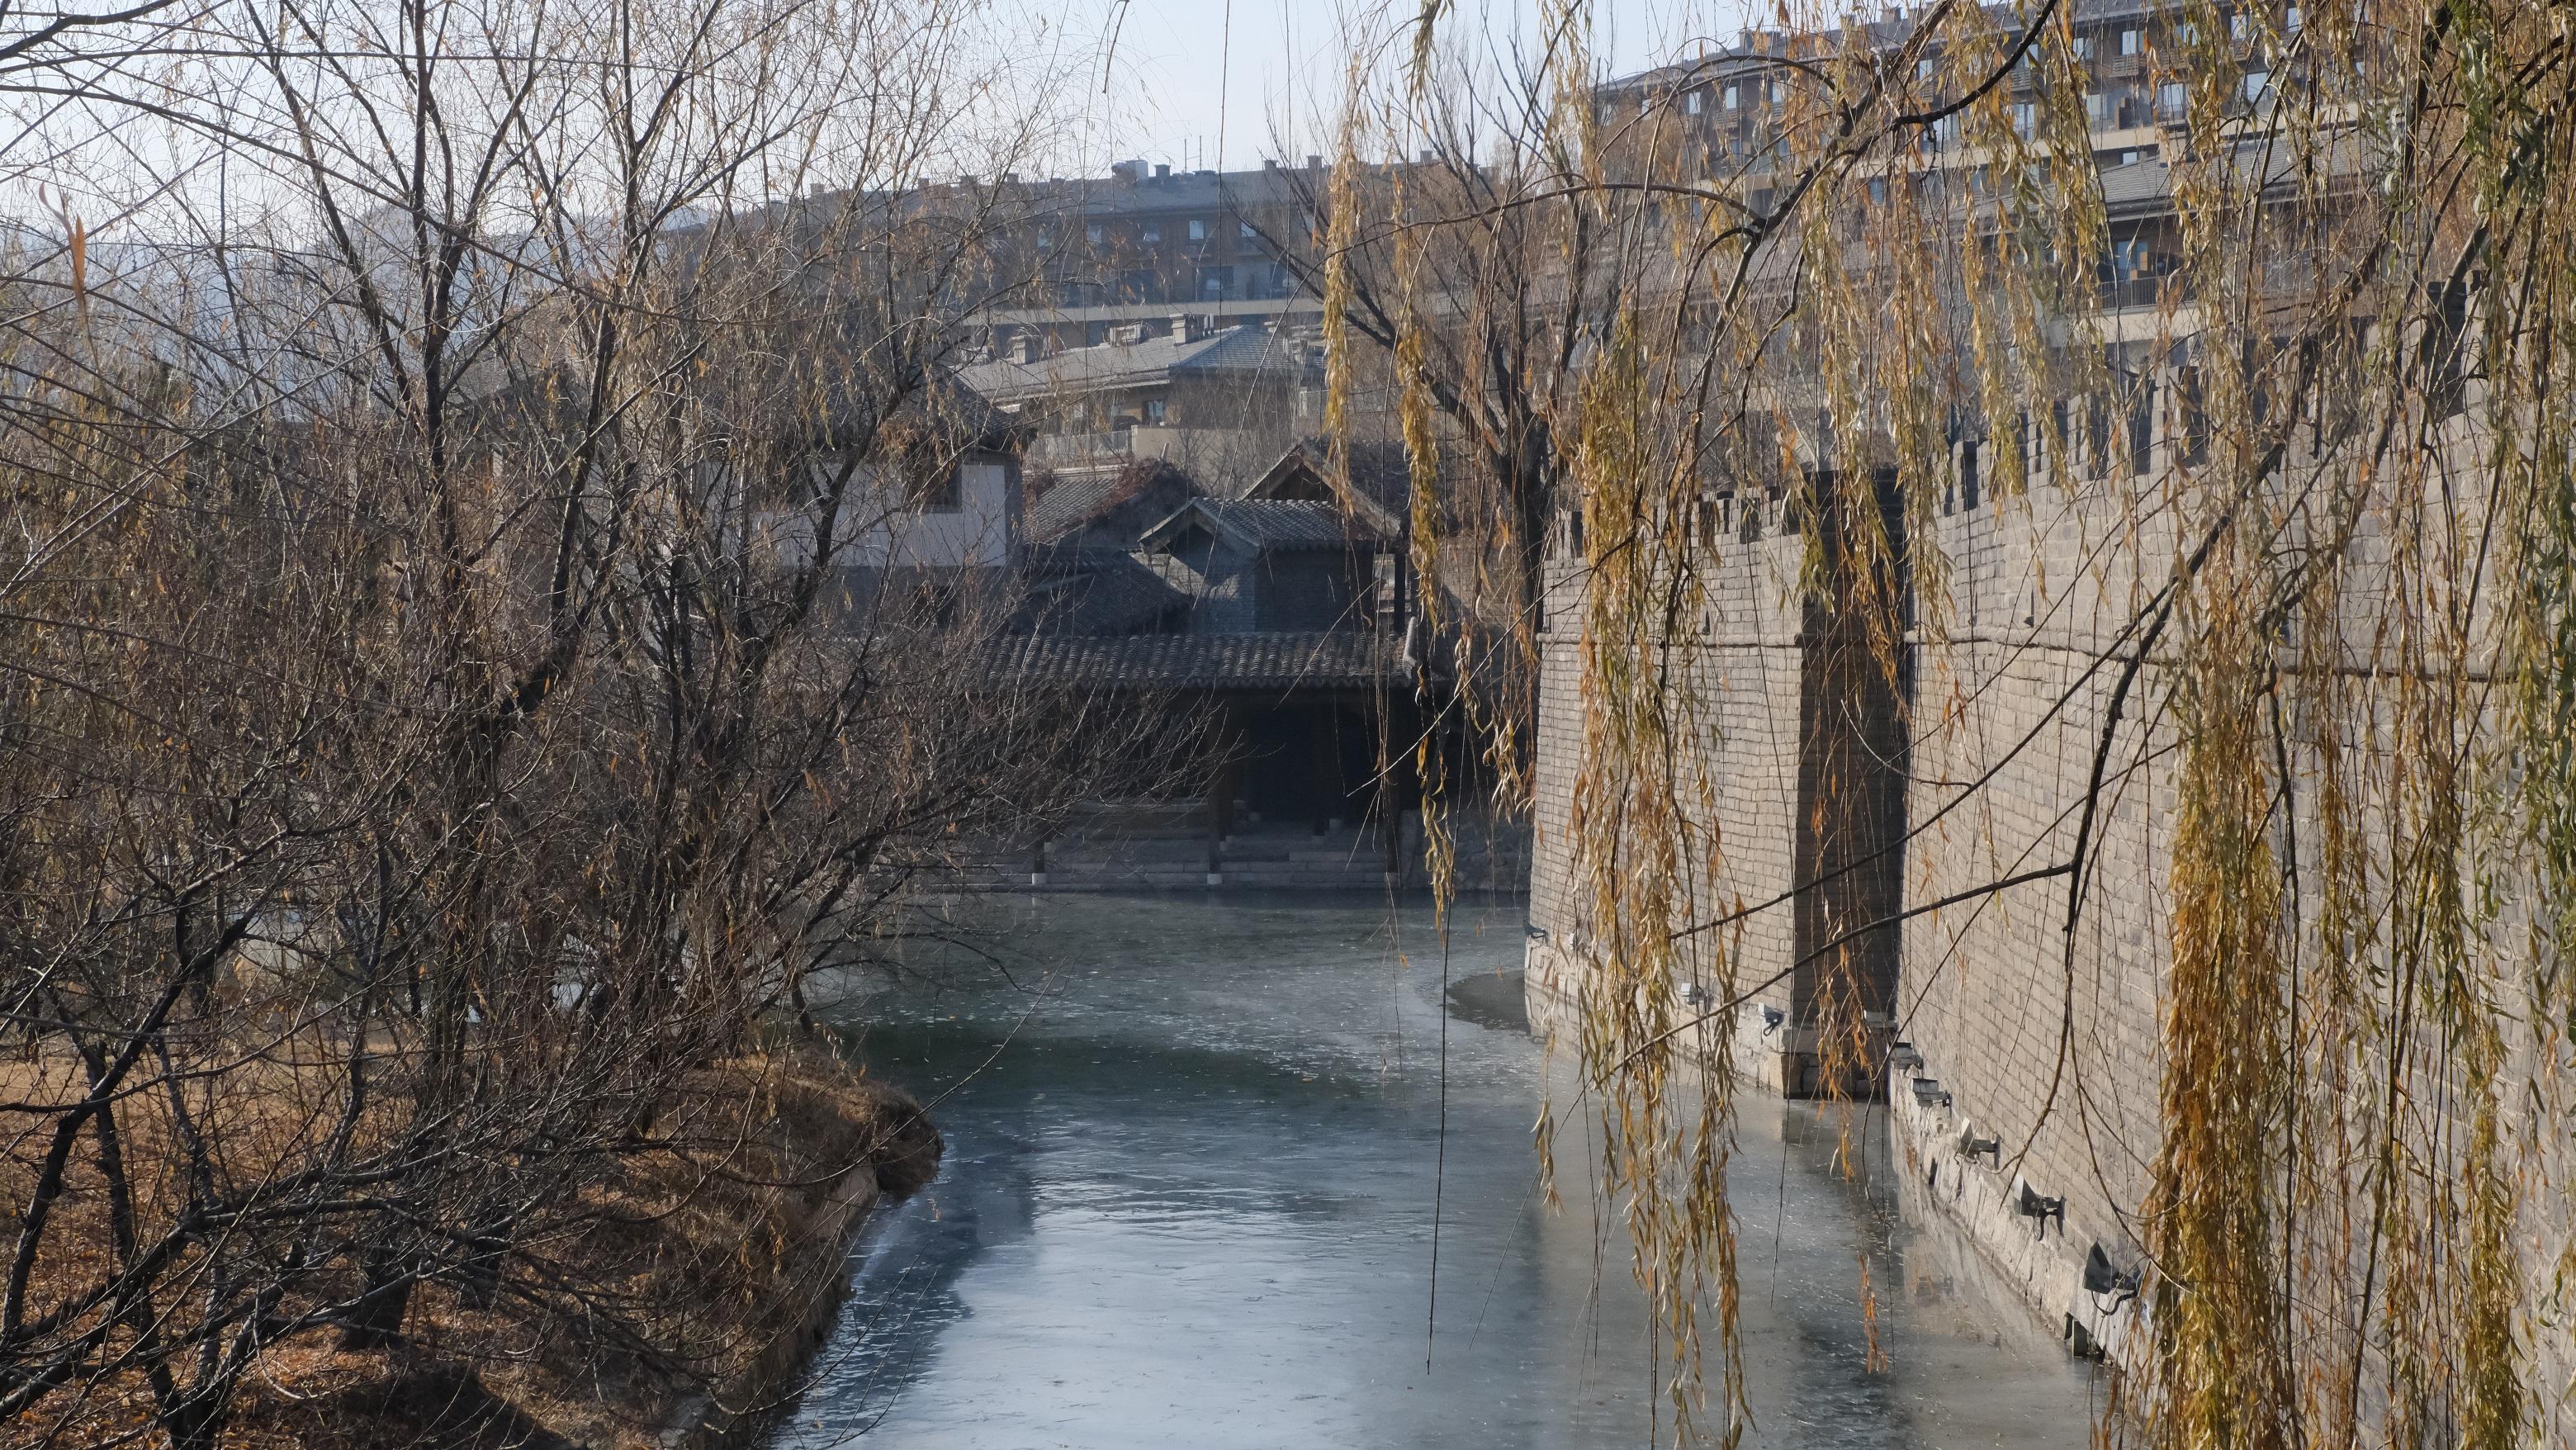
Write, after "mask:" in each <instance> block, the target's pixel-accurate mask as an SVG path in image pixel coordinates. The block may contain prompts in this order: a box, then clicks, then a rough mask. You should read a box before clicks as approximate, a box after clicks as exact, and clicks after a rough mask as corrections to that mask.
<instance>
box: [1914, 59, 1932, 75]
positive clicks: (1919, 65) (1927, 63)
mask: <svg viewBox="0 0 2576 1450" xmlns="http://www.w3.org/2000/svg"><path fill="white" fill-rule="evenodd" d="M1914 78H1915V79H1916V80H1918V81H1928V80H1930V79H1932V57H1930V56H1928V55H1927V56H1925V57H1923V58H1922V59H1921V60H1918V61H1916V62H1915V63H1914Z"/></svg>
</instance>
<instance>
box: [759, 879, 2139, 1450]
mask: <svg viewBox="0 0 2576 1450" xmlns="http://www.w3.org/2000/svg"><path fill="white" fill-rule="evenodd" d="M973 909H975V910H979V911H983V912H986V913H991V914H996V915H998V916H999V917H1000V918H1001V919H1002V920H1003V922H1004V923H1005V924H1006V925H1007V926H1008V927H1009V928H1010V930H1011V934H1010V936H1009V937H1008V939H1007V940H1006V941H1005V943H1004V944H1003V950H1002V958H1003V965H1004V967H1005V968H1006V969H1007V975H1005V974H1004V973H1002V972H995V971H966V972H963V973H948V972H934V973H929V974H926V975H927V976H928V977H929V978H930V980H921V979H916V978H907V979H906V980H904V981H903V982H901V983H900V984H894V985H889V984H888V983H885V982H882V981H855V982H852V983H850V984H848V986H849V989H850V990H849V993H848V995H846V996H845V997H844V998H843V999H842V1004H841V1006H840V1008H839V1011H840V1012H841V1013H842V1014H843V1017H844V1020H845V1021H846V1022H847V1023H848V1024H849V1026H850V1030H851V1034H852V1043H853V1050H854V1051H855V1052H857V1053H858V1054H860V1055H861V1056H863V1057H864V1058H865V1060H866V1061H867V1062H868V1063H869V1064H870V1067H871V1070H873V1071H876V1072H878V1073H881V1074H884V1075H886V1076H888V1077H891V1078H893V1079H894V1080H896V1081H897V1082H900V1083H902V1084H903V1085H904V1086H906V1087H909V1088H912V1089H913V1090H914V1091H916V1092H919V1093H920V1094H921V1095H922V1096H923V1097H925V1098H932V1097H941V1095H943V1094H944V1095H945V1096H944V1097H941V1101H940V1102H939V1105H938V1107H937V1108H936V1110H935V1111H936V1115H937V1117H938V1119H939V1122H940V1126H941V1128H942V1130H943V1131H944V1132H945V1133H946V1134H947V1138H948V1143H949V1155H948V1159H947V1163H946V1165H945V1167H944V1168H943V1170H942V1173H941V1175H940V1180H939V1182H938V1183H937V1184H935V1185H933V1186H932V1188H931V1189H930V1190H928V1191H927V1192H925V1193H924V1194H922V1195H921V1196H920V1197H918V1198H916V1199H915V1200H913V1201H912V1202H910V1203H907V1204H904V1205H902V1206H900V1207H898V1208H896V1209H894V1210H892V1211H890V1212H888V1213H886V1214H884V1215H882V1216H881V1218H880V1221H879V1222H878V1223H877V1224H875V1225H874V1226H873V1227H872V1228H871V1229H870V1230H869V1233H868V1236H867V1238H866V1240H865V1242H864V1244H863V1245H862V1249H861V1252H860V1255H859V1257H858V1259H857V1261H856V1264H855V1276H856V1278H855V1284H854V1288H853V1292H852V1294H851V1297H850V1303H849V1307H848V1309H847V1310H846V1311H845V1312H844V1314H843V1316H842V1322H841V1323H840V1325H839V1327H838V1329H837V1330H836V1332H835V1336H834V1339H833V1341H832V1344H831V1346H830V1347H829V1348H828V1349H827V1351H826V1353H825V1356H824V1358H823V1359H822V1361H821V1362H820V1363H818V1365H817V1366H816V1369H815V1374H816V1379H815V1382H814V1384H813V1386H812V1388H811V1390H810V1391H809V1393H808V1394H807V1395H806V1396H805V1398H804V1399H803V1400H802V1402H801V1403H799V1404H798V1405H797V1406H796V1407H795V1408H794V1409H793V1410H792V1411H791V1412H789V1414H788V1415H787V1417H786V1419H785V1421H784V1423H782V1424H781V1425H780V1427H779V1429H778V1431H777V1433H776V1435H775V1437H774V1439H773V1442H772V1443H773V1444H775V1445H777V1446H779V1447H782V1450H785V1447H794V1450H805V1447H817V1446H825V1445H839V1444H845V1443H849V1442H850V1441H851V1440H852V1439H853V1438H855V1437H857V1436H860V1435H862V1434H864V1435H866V1436H867V1437H868V1439H869V1440H871V1441H873V1442H875V1443H880V1444H890V1445H900V1446H904V1447H907V1450H910V1447H966V1446H991V1447H1010V1450H1019V1447H1027V1446H1041V1445H1071V1446H1101V1447H1128V1446H1173V1447H1182V1446H1187V1447H1193V1450H1196V1447H1207V1446H1299V1447H1303V1446H1327V1445H1329V1446H1352V1447H1360V1446H1406V1447H1441V1446H1451V1445H1457V1446H1469V1445H1472V1446H1477V1447H1508V1446H1530V1447H1542V1446H1544V1447H1559V1446H1591V1445H1620V1446H1631V1445H1642V1444H1646V1443H1648V1442H1649V1437H1650V1436H1651V1435H1652V1434H1653V1425H1652V1420H1651V1417H1652V1415H1653V1412H1654V1409H1655V1402H1656V1399H1657V1396H1656V1394H1655V1392H1654V1390H1653V1383H1652V1378H1651V1375H1652V1358H1651V1352H1650V1344H1649V1341H1648V1339H1647V1336H1646V1333H1645V1324H1644V1319H1643V1311H1642V1306H1641V1304H1640V1302H1639V1299H1638V1296H1637V1294H1636V1291H1635V1288H1634V1286H1633V1285H1632V1284H1631V1283H1630V1282H1629V1280H1628V1277H1627V1274H1628V1271H1627V1264H1626V1257H1625V1248H1624V1245H1623V1244H1622V1243H1621V1242H1620V1241H1619V1239H1618V1237H1617V1233H1616V1229H1615V1227H1613V1226H1609V1225H1606V1224H1597V1223H1596V1221H1595V1219H1594V1217H1593V1214H1592V1211H1591V1207H1590V1205H1589V1204H1587V1202H1586V1201H1585V1199H1586V1195H1585V1194H1584V1193H1583V1192H1582V1191H1581V1185H1579V1184H1574V1183H1567V1184H1564V1185H1561V1188H1560V1191H1561V1193H1562V1194H1563V1196H1564V1198H1565V1200H1566V1204H1567V1211H1566V1212H1565V1213H1563V1214H1561V1215H1555V1216H1551V1215H1549V1214H1548V1213H1547V1212H1545V1210H1544V1209H1543V1208H1542V1207H1541V1205H1540V1201H1539V1195H1538V1193H1537V1191H1536V1189H1537V1184H1536V1165H1535V1158H1534V1156H1533V1154H1532V1152H1531V1150H1530V1142H1529V1126H1530V1122H1531V1120H1532V1119H1533V1118H1534V1117H1535V1116H1536V1112H1537V1108H1538V1104H1539V1102H1540V1101H1541V1099H1542V1097H1543V1096H1544V1094H1545V1093H1546V1090H1547V1089H1546V1086H1545V1084H1544V1082H1543V1079H1542V1071H1543V1068H1542V1058H1543V1053H1542V1051H1541V1049H1540V1047H1539V1045H1538V1044H1537V1043H1535V1042H1533V1041H1532V1040H1531V1039H1530V1038H1529V1036H1528V1035H1527V1033H1526V1031H1525V1030H1521V1029H1520V1023H1521V1021H1522V1019H1521V1018H1520V1017H1519V1015H1518V1013H1517V1010H1516V1003H1515V1002H1514V998H1515V996H1516V994H1517V990H1518V978H1517V976H1516V975H1514V973H1515V971H1516V969H1517V967H1518V965H1519V957H1520V951H1521V940H1522V929H1521V925H1520V920H1519V916H1518V913H1517V911H1514V910H1509V909H1487V910H1482V911H1479V910H1474V909H1466V910H1462V911H1461V912H1460V913H1459V914H1458V917H1457V921H1456V930H1455V931H1454V933H1453V935H1452V939H1451V941H1450V943H1449V950H1448V952H1447V956H1446V961H1445V971H1446V974H1447V978H1448V980H1449V982H1450V983H1451V986H1452V988H1453V990H1452V991H1450V992H1449V993H1448V994H1447V995H1446V996H1445V998H1444V994H1443V991H1442V981H1443V972H1444V960H1443V953H1442V950H1441V944H1440V943H1439V942H1438V941H1437V940H1436V939H1435V938H1434V937H1432V936H1431V935H1430V934H1429V932H1428V930H1427V927H1426V923H1427V919H1428V913H1427V911H1419V910H1415V909H1411V908H1407V909H1404V910H1401V911H1391V910H1390V908H1389V907H1388V905H1387V904H1386V903H1385V902H1384V901H1383V900H1350V901H1318V900H1317V899H1315V898H1313V897H1300V898H1283V899H1278V900H1272V901H1253V902H1242V901H1233V902H1224V901H1205V900H1192V899H1186V898H1122V899H1080V898H1045V899H1040V900H1035V901H1031V900H1009V901H1005V900H995V901H991V902H985V903H978V904H976V906H975V907H974V908H973ZM1497 974H1500V975H1497ZM1444 1002H1445V1004H1446V1006H1447V1009H1448V1010H1447V1011H1445V1012H1444V1011H1443V1010H1442V1009H1443V1006H1444ZM1444 1034H1445V1036H1446V1055H1447V1080H1448V1094H1447V1097H1448V1112H1447V1135H1448V1141H1447V1155H1446V1161H1447V1170H1446V1178H1447V1182H1446V1183H1445V1185H1442V1186H1441V1192H1440V1201H1441V1205H1442V1210H1441V1212H1442V1223H1441V1228H1440V1282H1439V1294H1438V1299H1437V1302H1438V1322H1437V1324H1436V1326H1435V1325H1434V1324H1433V1323H1432V1322H1431V1306H1432V1302H1433V1300H1432V1295H1431V1280H1430V1247H1431V1228H1432V1223H1431V1215H1432V1204H1433V1196H1434V1187H1435V1176H1436V1175H1435V1168H1434V1165H1435V1163H1436V1162H1437V1161H1438V1159H1439V1154H1440V1147H1441V1144H1440V1133H1441V1126H1440V1122H1441V1114H1440V1061H1441V1054H1442V1047H1443V1043H1442V1038H1443V1035H1444ZM1564 1096H1566V1094H1565V1093H1564V1092H1563V1090H1562V1088H1561V1087H1560V1090H1559V1097H1560V1100H1562V1098H1563V1097H1564ZM1568 1126H1569V1131H1570V1130H1571V1129H1572V1128H1573V1126H1574V1125H1573V1124H1572V1123H1569V1125H1568ZM1848 1126H1849V1130H1850V1131H1851V1132H1852V1133H1853V1134H1854V1135H1855V1141H1857V1142H1858V1144H1859V1145H1860V1147H1861V1149H1862V1152H1861V1153H1860V1155H1859V1161H1860V1163H1861V1164H1862V1171H1861V1172H1860V1173H1859V1174H1858V1175H1857V1176H1851V1175H1846V1174H1845V1173H1843V1172H1842V1171H1841V1169H1840V1168H1839V1167H1838V1166H1837V1163H1836V1150H1837V1146H1838V1144H1839V1142H1840V1140H1841V1136H1842V1133H1843V1131H1844V1129H1845V1125H1844V1124H1843V1123H1841V1122H1839V1121H1837V1120H1833V1119H1830V1118H1828V1117H1825V1116H1822V1115H1820V1114H1819V1113H1818V1112H1817V1111H1816V1110H1814V1109H1812V1108H1808V1107H1804V1106H1800V1105H1794V1104H1787V1105H1784V1104H1779V1103H1776V1102H1759V1101H1756V1102H1749V1103H1748V1105H1747V1108H1746V1111H1745V1112H1744V1114H1743V1124H1742V1136H1743V1139H1744V1142H1743V1147H1742V1152H1741V1154H1740V1156H1739V1158H1738V1160H1737V1162H1738V1165H1739V1166H1738V1169H1737V1176H1736V1193H1737V1205H1738V1211H1739V1214H1740V1216H1741V1219H1742V1231H1743V1237H1744V1265H1745V1267H1744V1273H1745V1279H1746V1283H1745V1289H1746V1299H1747V1306H1746V1313H1745V1348H1746V1356H1747V1361H1748V1368H1749V1372H1750V1375H1751V1384H1752V1398H1753V1406H1754V1412H1755V1415H1756V1418H1757V1427H1756V1431H1755V1433H1754V1434H1753V1435H1751V1436H1750V1437H1748V1443H1750V1444H1754V1445H1762V1446H1782V1447H1786V1446H1889V1447H1900V1446H1901V1447H1905V1450H1928V1447H1936V1446H1945V1445H1959V1446H1966V1445H1977V1446H1993V1445H2006V1446H2015V1447H2019V1446H2034V1447H2057V1446H2069V1447H2071V1446H2077V1445H2080V1444H2083V1443H2084V1442H2085V1441H2086V1440H2087V1438H2088V1425H2089V1420H2090V1414H2091V1404H2090V1401H2091V1397H2092V1394H2093V1388H2094V1387H2093V1384H2092V1381H2091V1378H2090V1376H2089V1375H2088V1373H2087V1371H2086V1369H2085V1367H2083V1366H2082V1365H2080V1364H2077V1363H2074V1362H2071V1361H2069V1360H2068V1359H2066V1358H2065V1357H2064V1355H2063V1354H2062V1352H2061V1351H2060V1350H2059V1349H2058V1348H2057V1346H2056V1345H2055V1342H2054V1340H2053V1339H2052V1337H2051V1336H2049V1335H2048V1334H2047V1333H2046V1332H2045V1330H2044V1328H2043V1327H2041V1326H2039V1325H2037V1324H2036V1323H2034V1322H2033V1321H2032V1319H2031V1317H2030V1316H2029V1315H2028V1314H2027V1312H2026V1311H2024V1310H2023V1309H2021V1308H2020V1306H2019V1305H2018V1303H2017V1301H2015V1300H2013V1299H2012V1297H2011V1296H2010V1295H2009V1294H2008V1293H2006V1292H2003V1291H2002V1290H2000V1289H1999V1288H1998V1287H1997V1286H1995V1285H1993V1284H1991V1283H1990V1282H1989V1280H1988V1279H1987V1277H1986V1275H1985V1274H1984V1272H1983V1270H1982V1268H1981V1266H1980V1264H1979V1263H1978V1261H1977V1260H1976V1259H1975V1257H1974V1255H1973V1253H1972V1252H1971V1251H1969V1250H1968V1249H1967V1248H1966V1247H1965V1246H1964V1245H1963V1244H1961V1243H1959V1242H1958V1241H1957V1240H1956V1239H1954V1238H1951V1237H1949V1236H1947V1235H1945V1234H1942V1233H1940V1232H1938V1231H1936V1230H1928V1229H1927V1230H1919V1231H1918V1230H1917V1229H1916V1228H1915V1227H1913V1226H1912V1223H1913V1222H1914V1220H1912V1219H1911V1218H1909V1216H1908V1215H1907V1214H1905V1213H1904V1212H1903V1211H1902V1209H1901V1207H1900V1196H1901V1194H1902V1192H1903V1189H1904V1185H1902V1184H1900V1183H1898V1182H1896V1181H1895V1180H1897V1179H1898V1178H1901V1177H1902V1176H1903V1175H1902V1174H1899V1173H1896V1172H1895V1171H1893V1170H1892V1169H1891V1168H1890V1166H1889V1164H1888V1161H1887V1140H1886V1134H1885V1132H1884V1128H1883V1125H1882V1124H1881V1123H1880V1122H1879V1121H1878V1120H1877V1119H1876V1118H1875V1117H1871V1116H1864V1117H1862V1118H1860V1119H1858V1120H1856V1121H1854V1122H1852V1123H1850V1124H1849V1125H1848ZM1585 1162H1586V1160H1585V1158H1584V1156H1583V1154H1582V1152H1581V1150H1580V1147H1579V1145H1578V1144H1577V1143H1575V1142H1571V1141H1569V1142H1567V1143H1565V1144H1563V1145H1562V1146H1561V1148H1560V1151H1559V1153H1558V1163H1559V1164H1560V1166H1561V1167H1562V1168H1563V1169H1564V1170H1565V1171H1567V1172H1569V1173H1571V1172H1579V1171H1581V1170H1582V1168H1583V1166H1584V1164H1585ZM1596 1230H1598V1231H1597V1232H1596ZM1864 1264H1866V1265H1867V1274H1868V1279H1869V1282H1870V1283H1872V1284H1874V1285H1876V1286H1878V1287H1877V1293H1876V1298H1877V1312H1878V1316H1879V1323H1878V1336H1879V1342H1880V1345H1881V1348H1882V1349H1883V1350H1884V1351H1885V1352H1886V1353H1887V1354H1888V1356H1889V1359H1890V1364H1889V1366H1888V1368H1886V1369H1885V1370H1883V1371H1880V1372H1876V1373H1872V1372H1870V1371H1868V1370H1867V1369H1866V1368H1865V1363H1864V1361H1865V1356H1866V1353H1867V1337H1866V1333H1865V1331H1864V1328H1863V1323H1862V1315H1861V1308H1860V1286H1861V1283H1862V1274H1863V1266H1864Z"/></svg>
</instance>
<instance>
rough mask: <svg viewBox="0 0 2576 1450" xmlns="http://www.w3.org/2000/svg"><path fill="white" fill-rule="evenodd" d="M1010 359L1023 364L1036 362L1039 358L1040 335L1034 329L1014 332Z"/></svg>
mask: <svg viewBox="0 0 2576 1450" xmlns="http://www.w3.org/2000/svg"><path fill="white" fill-rule="evenodd" d="M1010 359H1011V361H1013V362H1015V363H1020V364H1022V365H1026V364H1029V363H1033V362H1036V361H1037V360H1038V335H1037V334H1036V333H1035V332H1033V331H1032V332H1021V333H1014V334H1013V335H1012V337H1011V349H1010Z"/></svg>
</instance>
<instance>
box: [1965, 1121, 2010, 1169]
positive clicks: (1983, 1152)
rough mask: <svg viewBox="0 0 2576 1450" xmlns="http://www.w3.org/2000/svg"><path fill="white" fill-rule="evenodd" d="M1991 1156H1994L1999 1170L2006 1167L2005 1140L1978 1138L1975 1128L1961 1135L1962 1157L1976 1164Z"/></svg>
mask: <svg viewBox="0 0 2576 1450" xmlns="http://www.w3.org/2000/svg"><path fill="white" fill-rule="evenodd" d="M1989 1154H1992V1155H1993V1157H1994V1160H1995V1166H1996V1167H1997V1168H2001V1167H2002V1166H2004V1140H2003V1139H2001V1138H1980V1137H1978V1136H1977V1130H1976V1129H1974V1128H1970V1129H1968V1130H1966V1131H1965V1132H1962V1133H1961V1134H1960V1135H1959V1156H1960V1157H1962V1158H1965V1159H1967V1160H1968V1161H1969V1162H1971V1163H1974V1162H1976V1161H1977V1160H1978V1159H1980V1158H1983V1157H1986V1156H1987V1155H1989Z"/></svg>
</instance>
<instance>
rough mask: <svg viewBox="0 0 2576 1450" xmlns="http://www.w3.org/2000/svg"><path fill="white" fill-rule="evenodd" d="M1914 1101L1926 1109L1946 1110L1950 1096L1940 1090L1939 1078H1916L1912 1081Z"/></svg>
mask: <svg viewBox="0 0 2576 1450" xmlns="http://www.w3.org/2000/svg"><path fill="white" fill-rule="evenodd" d="M1914 1101H1915V1102H1916V1103H1918V1104H1920V1105H1921V1106H1923V1107H1927V1108H1946V1107H1948V1106H1950V1095H1949V1094H1948V1093H1947V1092H1944V1091H1943V1090H1942V1088H1941V1080H1940V1079H1939V1078H1937V1077H1918V1078H1916V1079H1915V1080H1914Z"/></svg>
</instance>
